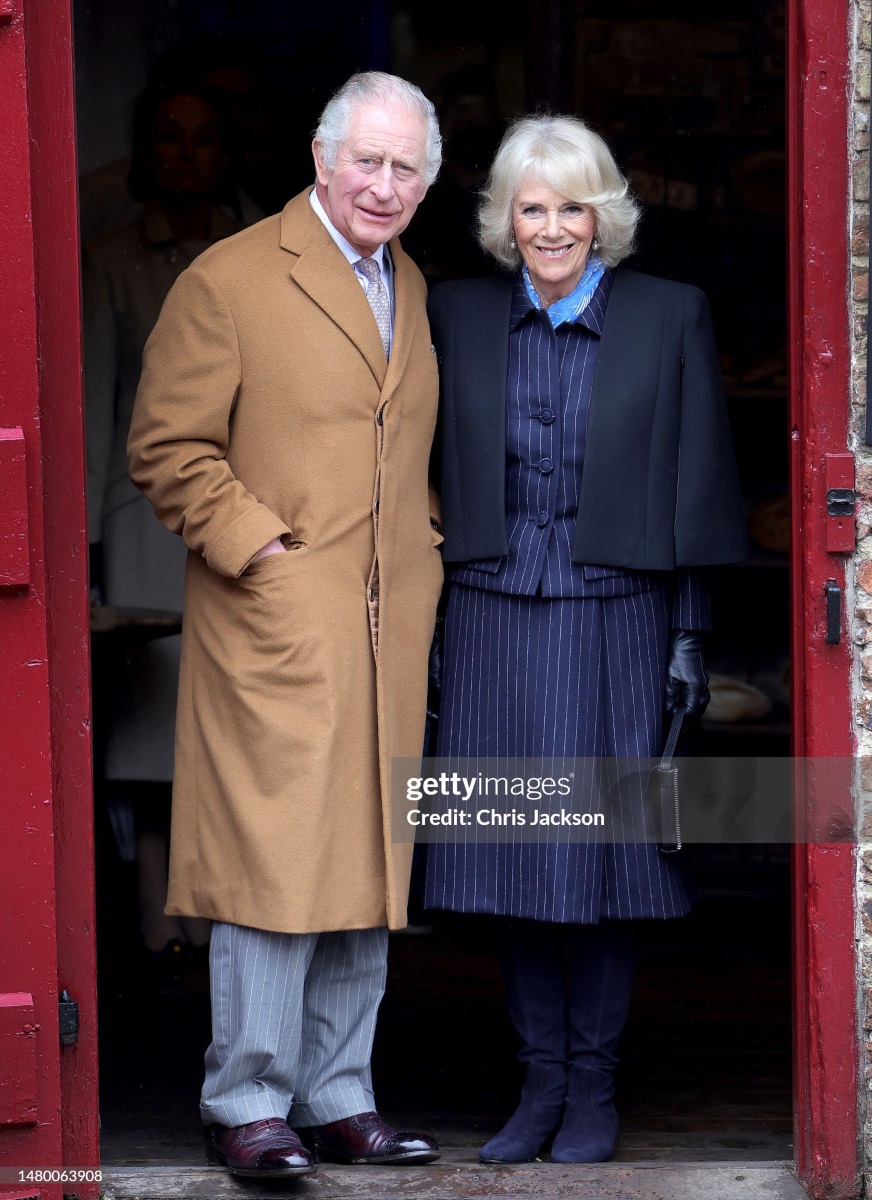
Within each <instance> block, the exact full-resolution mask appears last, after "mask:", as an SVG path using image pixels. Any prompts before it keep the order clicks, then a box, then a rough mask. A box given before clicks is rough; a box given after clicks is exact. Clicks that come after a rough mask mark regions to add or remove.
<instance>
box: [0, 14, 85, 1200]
mask: <svg viewBox="0 0 872 1200" xmlns="http://www.w3.org/2000/svg"><path fill="white" fill-rule="evenodd" d="M0 114H2V119H0V178H2V187H0V811H2V814H3V824H2V837H0V912H2V913H3V936H2V938H0V1188H2V1189H3V1190H4V1191H7V1192H8V1191H11V1192H13V1193H15V1194H19V1195H26V1196H33V1195H43V1196H46V1197H60V1196H61V1195H62V1194H64V1193H68V1194H69V1193H74V1194H77V1195H79V1196H82V1197H96V1195H97V1192H98V1186H97V1184H96V1183H95V1182H90V1183H89V1182H88V1181H87V1179H86V1180H85V1181H81V1180H73V1181H70V1180H69V1179H68V1180H67V1181H65V1182H64V1181H62V1180H61V1178H60V1176H59V1172H60V1171H61V1170H62V1169H64V1168H67V1169H70V1168H83V1169H88V1168H91V1169H93V1168H96V1167H97V1166H98V1153H99V1151H98V1140H97V1102H96V1003H95V957H94V921H93V854H92V847H91V825H92V822H91V809H92V802H91V783H90V728H89V693H88V657H87V576H86V565H87V558H86V555H87V546H86V542H85V532H84V531H85V522H84V467H83V450H82V444H83V438H82V402H81V380H80V374H81V370H80V352H79V341H80V336H79V282H78V278H79V275H78V236H77V229H76V190H75V188H76V171H75V143H74V116H73V96H72V49H71V27H70V10H69V2H68V0H0ZM65 991H66V992H68V993H69V995H70V997H71V998H72V1000H73V1001H74V1002H76V1003H77V1005H78V1030H76V1028H75V1025H76V1023H75V1021H73V1020H72V1019H71V1018H72V1016H73V1014H74V1012H75V1010H74V1009H73V1008H72V1007H71V1006H70V1005H62V1006H60V1007H59V1000H60V999H61V996H62V994H63V993H64V992H65ZM60 1013H63V1018H62V1019H61V1018H60V1016H59V1014H60ZM62 1024H63V1025H64V1026H65V1027H67V1032H66V1034H65V1037H64V1041H65V1042H67V1043H69V1044H65V1045H62V1044H61V1025H62ZM34 1170H36V1171H45V1172H48V1173H49V1174H48V1178H32V1177H31V1174H32V1172H33V1171H34ZM22 1175H23V1177H21V1176H22Z"/></svg>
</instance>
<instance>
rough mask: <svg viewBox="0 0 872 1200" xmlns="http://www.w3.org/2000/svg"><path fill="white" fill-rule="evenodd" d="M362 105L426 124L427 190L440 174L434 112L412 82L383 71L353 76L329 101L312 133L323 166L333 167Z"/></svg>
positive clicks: (440, 152) (440, 144)
mask: <svg viewBox="0 0 872 1200" xmlns="http://www.w3.org/2000/svg"><path fill="white" fill-rule="evenodd" d="M361 104H375V105H379V106H384V105H387V104H394V105H397V106H399V107H400V108H404V109H405V110H406V111H407V112H410V113H413V114H414V115H416V116H419V117H420V118H421V120H422V121H424V122H425V124H426V126H427V149H426V154H425V158H424V182H425V184H426V185H427V187H429V186H430V184H431V183H433V182H434V180H435V179H436V176H437V175H438V174H439V167H440V166H441V164H442V137H441V135H440V133H439V121H438V120H437V117H436V109H435V108H434V107H433V105H432V104H431V102H430V101H429V100H428V99H427V97H426V96H425V95H424V93H423V92H422V91H421V89H420V88H419V87H416V86H415V84H414V83H409V82H408V81H407V80H405V79H400V77H399V75H388V74H386V73H385V72H384V71H360V72H358V74H356V75H352V76H351V78H350V79H349V80H347V81H346V82H345V83H343V85H342V87H341V88H340V89H339V91H338V92H336V93H335V94H334V95H333V96H332V97H331V98H330V100H328V102H327V105H326V106H325V108H324V111H323V112H322V113H321V117H320V119H319V121H318V128H317V129H316V130H315V141H316V142H318V144H319V145H320V147H321V155H322V157H323V159H324V163H325V165H326V166H327V167H328V168H329V169H330V170H331V171H332V170H333V168H334V167H335V166H336V155H337V154H338V153H339V147H340V146H341V145H342V143H343V142H344V141H345V140H346V138H347V137H348V128H349V126H350V124H351V117H352V114H353V112H354V110H355V108H356V107H357V106H358V105H361Z"/></svg>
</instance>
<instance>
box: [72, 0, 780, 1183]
mask: <svg viewBox="0 0 872 1200" xmlns="http://www.w3.org/2000/svg"><path fill="white" fill-rule="evenodd" d="M495 11H496V10H495V9H494V7H493V6H492V5H490V4H485V3H476V2H475V0H463V2H461V0H442V2H441V3H439V4H438V5H436V4H428V5H424V4H420V5H418V4H406V5H404V4H402V3H399V2H396V3H393V2H390V0H382V2H380V3H374V2H369V3H351V2H350V0H333V3H331V4H330V5H329V6H326V5H324V6H318V5H302V4H299V5H298V4H294V3H286V2H284V0H282V2H279V0H272V2H270V0H246V2H245V3H236V2H233V3H231V2H227V0H185V3H183V4H178V3H176V2H175V0H127V2H126V3H125V4H124V5H118V4H117V3H114V2H113V0H91V2H84V0H82V2H79V3H77V4H76V5H75V21H76V53H77V89H78V93H77V94H78V120H79V148H80V162H81V168H82V173H83V176H85V177H86V178H85V180H84V181H83V194H84V189H86V188H87V177H88V175H89V173H91V172H93V171H94V170H95V169H97V168H100V167H103V166H105V164H107V163H111V162H113V161H114V160H117V159H119V158H121V157H122V156H124V155H125V154H127V153H128V152H129V138H130V116H131V108H132V103H133V100H134V98H135V96H136V95H137V94H138V93H139V91H140V90H141V89H142V88H143V87H145V86H146V85H147V83H148V82H149V79H150V78H151V77H152V74H153V72H154V70H155V68H156V67H157V66H158V64H159V63H160V62H161V60H162V59H163V57H164V56H165V55H166V54H167V53H168V52H170V51H172V49H173V47H175V46H177V45H178V43H179V42H180V41H181V40H182V39H184V38H190V37H192V36H200V35H202V34H204V33H213V34H221V35H225V36H226V37H228V38H232V39H234V40H235V41H236V42H237V43H238V45H239V47H240V52H241V53H244V55H246V56H247V61H249V62H255V63H256V64H257V65H256V71H255V74H256V86H254V87H253V88H252V89H251V91H250V93H249V94H248V95H247V97H246V105H245V109H244V119H245V121H246V122H247V124H246V134H245V136H246V138H247V139H248V141H247V150H248V155H247V161H246V165H245V173H244V175H243V177H242V178H241V180H240V182H241V185H242V186H243V187H244V188H245V190H246V191H247V192H248V193H249V194H250V196H251V197H252V199H253V200H254V201H255V202H256V203H257V205H258V206H259V207H260V208H261V209H262V210H263V211H264V212H265V213H270V212H274V211H277V210H278V209H279V208H280V207H281V206H282V205H283V204H284V202H285V201H286V200H287V199H288V198H289V197H290V196H291V195H293V194H294V193H295V192H296V191H298V190H299V189H301V188H302V187H304V186H306V185H307V184H308V183H309V182H310V181H311V179H312V167H311V157H310V151H309V141H310V135H311V130H312V128H313V126H314V124H315V122H316V119H317V116H318V113H319V111H320V109H321V107H322V106H323V104H324V102H325V100H326V99H327V98H328V96H329V95H330V93H331V92H332V91H333V90H334V89H335V88H336V87H337V86H338V85H339V84H340V83H341V82H342V81H343V80H344V79H345V78H346V77H347V76H348V75H349V74H350V73H351V72H352V71H354V70H357V69H368V68H378V69H384V70H390V71H394V72H396V73H398V74H401V75H403V76H405V77H407V78H409V79H411V80H413V81H414V82H416V83H418V84H419V85H420V86H421V87H422V88H423V89H424V90H425V92H427V93H428V95H430V96H431V98H432V99H433V100H434V102H435V103H436V104H437V107H438V108H439V111H440V115H441V119H442V124H443V131H444V133H445V135H446V166H445V169H444V170H443V173H442V177H441V178H440V181H439V183H437V185H436V186H435V187H434V189H433V191H432V193H431V195H430V197H428V199H427V201H425V203H424V205H422V207H421V210H420V212H419V214H418V216H417V217H416V219H415V222H414V223H413V225H412V227H411V228H410V230H409V231H408V235H407V237H406V238H405V239H404V242H405V244H406V245H407V248H408V249H409V250H410V252H411V253H412V254H413V255H414V256H415V257H416V259H417V261H418V262H419V264H420V265H421V267H422V269H423V270H424V271H425V274H426V276H427V278H428V280H429V281H431V282H434V281H438V280H439V279H444V278H451V277H458V276H463V275H468V274H476V273H479V272H483V271H487V270H489V269H490V268H489V265H488V263H487V262H486V261H485V260H484V258H483V257H482V256H481V255H480V254H479V252H478V251H477V249H476V247H475V244H474V239H473V237H472V221H473V216H474V210H475V188H476V186H477V185H478V184H479V183H480V182H481V180H482V178H483V176H484V173H485V172H486V168H487V165H488V163H489V160H490V157H491V155H492V152H493V149H494V147H495V144H496V142H497V141H498V140H499V136H500V134H501V132H502V129H503V128H504V123H505V121H506V120H508V119H510V118H511V117H513V116H515V115H517V114H519V113H521V112H524V111H529V110H531V109H534V108H536V107H538V106H547V107H550V108H552V109H555V110H558V111H566V112H573V113H577V114H578V115H581V116H583V117H585V118H586V119H587V120H588V121H590V122H591V124H592V125H593V126H594V127H595V128H596V129H598V130H599V131H600V132H601V133H602V134H603V135H604V136H605V137H606V139H607V140H608V141H609V143H610V145H611V146H612V148H613V150H614V151H615V154H616V156H617V158H618V161H619V163H620V164H621V166H622V168H623V169H624V170H625V172H626V173H627V174H628V175H629V177H630V180H631V182H632V186H633V188H634V190H635V191H636V193H637V194H638V196H639V197H640V199H641V200H642V201H643V202H644V204H645V207H646V212H645V218H644V220H643V222H642V226H641V232H640V238H639V251H638V254H637V255H636V257H635V259H634V260H632V261H631V263H630V264H629V265H631V266H633V267H635V268H636V269H639V270H645V271H650V272H652V273H654V274H658V275H663V276H667V277H670V278H675V279H681V280H686V281H690V282H693V283H695V284H697V285H699V286H700V287H702V288H703V289H704V290H705V291H706V292H707V294H708V296H709V299H710V302H711V305H712V310H713V314H714V319H715V324H716V331H717V336H718V343H719V348H720V352H721V356H722V366H723V371H724V379H725V384H726V388H727V394H728V402H729V406H730V415H731V420H732V423H733V431H734V437H735V442H736V447H737V454H738V458H739V463H740V470H741V475H742V480H743V486H744V490H745V497H746V502H747V509H748V515H749V522H750V526H751V531H752V537H753V539H754V543H755V551H754V556H753V558H752V560H751V561H750V562H749V563H746V564H743V565H741V566H739V567H735V568H730V569H724V570H721V571H720V572H719V573H718V574H717V577H716V580H715V623H716V632H715V635H714V636H713V638H712V642H711V647H710V655H709V663H710V667H711V669H712V670H713V671H714V672H716V673H717V674H719V675H723V676H726V677H730V678H732V679H736V680H739V681H741V682H743V683H744V684H750V685H752V686H753V687H754V688H756V689H758V690H759V693H760V696H755V695H754V694H753V693H752V694H751V699H750V700H748V697H747V696H746V701H747V702H746V704H745V709H744V710H742V708H741V705H740V706H739V710H738V712H739V718H740V719H732V720H716V719H707V721H706V723H705V732H704V735H703V738H702V742H701V744H700V746H699V748H698V749H699V751H700V752H702V753H711V754H736V755H746V754H750V755H782V754H787V753H788V752H789V738H788V717H789V679H788V674H787V663H788V643H789V613H788V568H787V548H788V536H789V513H788V511H787V501H786V491H787V405H786V388H787V380H786V365H785V270H786V267H785V221H784V144H785V143H784V0H730V3H727V2H726V0H709V3H707V4H705V5H700V4H698V3H696V2H694V0H575V2H570V0H538V2H537V3H535V4H534V3H523V2H519V0H515V2H513V3H505V4H503V5H501V6H500V8H499V10H498V17H496V16H495V15H494V14H495ZM94 651H95V652H94V662H95V704H96V719H97V748H98V757H97V767H98V773H99V721H100V702H101V686H100V685H101V675H100V673H101V669H102V667H103V664H105V662H106V661H107V659H109V658H111V657H112V655H114V654H117V653H119V652H123V647H120V646H119V643H118V642H117V641H112V640H111V639H110V638H108V637H103V638H102V639H101V638H100V637H97V638H95V647H94ZM760 697H762V699H761V698H760ZM751 701H753V703H751ZM755 705H756V707H755ZM764 709H765V710H766V711H764ZM743 713H744V715H743ZM733 716H734V717H735V713H734V714H733ZM96 804H97V812H96V816H97V827H98V854H99V857H98V885H97V886H98V907H99V918H100V920H99V935H100V937H99V954H100V999H101V1020H102V1025H101V1052H102V1062H103V1082H102V1114H103V1126H104V1131H105V1138H106V1156H107V1159H109V1160H113V1159H114V1160H115V1161H137V1160H142V1159H146V1160H149V1159H150V1160H153V1161H172V1160H173V1158H174V1157H175V1158H178V1155H179V1154H182V1155H183V1156H184V1157H189V1156H190V1155H195V1156H196V1155H197V1153H198V1151H197V1149H196V1143H197V1104H196V1098H197V1091H198V1087H199V1082H200V1069H201V1064H202V1053H203V1050H204V1049H205V1045H206V1042H207V1041H208V1036H209V1034H208V996H207V980H206V976H205V971H204V970H203V969H202V966H201V967H200V968H197V969H194V970H191V971H189V972H188V973H187V974H186V975H185V976H184V977H180V976H175V975H172V974H167V973H164V974H163V975H160V974H158V975H155V973H154V972H153V971H150V970H149V969H148V967H147V965H146V963H145V959H144V957H143V955H142V947H141V945H140V943H139V938H138V932H137V916H136V904H135V895H134V882H133V878H132V867H131V865H130V864H129V863H125V862H122V861H121V859H120V858H119V856H118V853H117V849H116V845H115V841H114V839H113V837H112V833H111V831H110V829H109V823H108V818H107V814H106V811H105V805H104V803H103V794H102V791H101V788H100V785H99V778H98V788H97V796H96ZM691 856H692V858H693V859H694V867H695V871H696V876H697V881H698V897H699V898H698V903H697V907H696V910H695V912H694V914H693V915H692V916H691V917H689V918H687V919H685V920H682V921H677V922H668V923H661V924H659V925H654V924H652V926H651V928H649V929H647V930H646V931H645V934H644V949H643V955H642V961H641V965H640V970H639V977H638V983H637V987H636V993H635V1001H634V1006H633V1011H632V1016H631V1020H630V1023H629V1027H628V1030H627V1034H626V1038H625V1043H624V1056H623V1057H624V1066H623V1068H622V1073H621V1090H622V1112H623V1114H624V1126H623V1133H622V1139H621V1144H620V1149H619V1157H623V1158H640V1157H641V1158H652V1157H674V1158H685V1159H687V1158H709V1159H721V1160H723V1159H725V1158H730V1157H736V1158H741V1157H745V1158H748V1157H756V1158H776V1157H790V1155H791V1148H790V1136H791V1132H790V1131H791V1124H790V1122H791V1094H790V1011H789V995H790V986H789V933H790V931H789V852H788V848H787V847H784V846H754V847H738V846H717V847H695V848H693V850H692V852H691ZM414 921H415V923H416V928H417V932H415V933H408V934H400V935H397V936H396V937H394V938H392V949H391V962H390V983H389V989H388V994H387V996H386V999H385V1002H384V1006H383V1010H382V1017H381V1021H380V1027H379V1033H378V1042H377V1047H376V1054H375V1062H374V1070H375V1079H376V1087H377V1091H378V1094H379V1096H380V1103H381V1105H382V1107H383V1108H384V1109H385V1110H386V1111H389V1112H392V1113H394V1114H398V1115H402V1117H403V1121H404V1124H408V1123H409V1121H412V1120H414V1121H420V1122H422V1123H424V1124H427V1125H429V1126H431V1127H434V1128H436V1129H437V1130H438V1129H441V1130H442V1131H443V1134H444V1136H446V1137H447V1138H448V1139H449V1140H450V1139H451V1138H454V1139H455V1142H456V1144H457V1145H465V1144H469V1145H470V1146H473V1145H475V1144H478V1142H479V1141H480V1140H481V1139H482V1138H483V1137H484V1135H485V1133H487V1132H489V1131H491V1130H493V1129H495V1128H496V1127H497V1126H498V1124H499V1122H500V1119H501V1118H502V1117H504V1116H505V1115H507V1114H508V1112H510V1111H511V1108H512V1107H513V1104H514V1099H515V1092H516V1088H517V1086H518V1083H519V1078H520V1076H519V1073H518V1071H517V1068H516V1067H515V1065H514V1061H513V1055H514V1044H513V1037H512V1033H511V1029H510V1026H509V1023H508V1020H507V1018H506V1016H505V1014H504V1012H503V1007H502V1001H501V993H500V984H499V979H498V974H497V971H496V967H495V964H494V961H493V959H492V957H491V956H490V951H489V933H488V929H487V924H486V922H479V921H475V920H466V919H463V920H459V919H453V918H452V919H449V918H446V917H439V916H438V915H434V914H425V913H422V912H420V911H418V912H416V913H415V914H414ZM410 1064H413V1066H411V1067H410ZM193 1161H197V1158H196V1157H194V1159H193Z"/></svg>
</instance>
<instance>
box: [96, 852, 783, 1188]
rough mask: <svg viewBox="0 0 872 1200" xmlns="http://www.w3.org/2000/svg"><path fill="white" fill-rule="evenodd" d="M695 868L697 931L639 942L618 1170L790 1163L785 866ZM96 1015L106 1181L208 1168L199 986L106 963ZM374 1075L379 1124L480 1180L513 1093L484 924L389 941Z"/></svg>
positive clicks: (762, 857)
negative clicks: (424, 1143) (427, 1137)
mask: <svg viewBox="0 0 872 1200" xmlns="http://www.w3.org/2000/svg"><path fill="white" fill-rule="evenodd" d="M700 857H701V870H700V899H699V901H698V904H697V907H696V910H695V912H694V914H693V916H692V917H690V918H688V919H685V920H683V921H674V922H658V923H653V922H652V923H650V925H649V927H648V928H647V929H646V930H645V935H644V945H643V950H642V955H641V961H640V965H639V971H638V976H637V984H636V989H635V993H634V1001H633V1007H632V1012H631V1017H630V1021H629V1023H628V1027H627V1031H626V1035H625V1038H624V1042H623V1046H622V1068H621V1072H620V1076H619V1108H620V1112H621V1116H622V1128H621V1136H620V1142H619V1145H618V1150H617V1153H616V1156H615V1161H616V1163H617V1164H618V1166H620V1165H621V1164H631V1163H634V1164H639V1163H640V1162H645V1163H648V1164H652V1163H653V1164H656V1163H661V1164H664V1165H666V1164H669V1163H679V1162H680V1163H685V1164H686V1163H693V1162H698V1163H722V1164H723V1163H729V1162H736V1163H749V1162H758V1163H759V1162H763V1161H770V1162H771V1161H776V1160H778V1161H782V1162H785V1163H786V1162H787V1161H789V1160H790V1159H791V1158H792V1155H793V1149H792V1144H791V1090H790V1061H791V1060H790V1010H789V1002H790V979H789V952H788V947H789V923H788V908H787V873H786V860H785V858H784V856H783V855H779V854H778V853H777V852H774V853H773V855H772V856H770V858H769V859H767V856H766V853H765V852H764V851H763V850H757V851H754V852H753V853H752V852H751V851H746V852H744V854H743V855H742V856H739V858H737V857H736V855H735V854H733V855H732V857H731V855H730V853H729V852H728V851H727V848H724V850H723V851H720V852H718V853H714V852H710V853H708V854H707V855H703V856H700ZM426 919H427V920H428V921H429V922H431V923H432V920H433V918H432V914H430V915H428V916H427V918H426ZM110 944H111V943H110ZM107 960H108V961H107ZM100 1000H101V1059H102V1088H101V1116H102V1128H103V1163H104V1166H106V1167H108V1168H110V1169H111V1167H112V1166H113V1165H115V1166H119V1167H120V1166H122V1165H126V1166H128V1167H133V1166H135V1165H145V1166H149V1165H150V1166H153V1167H164V1168H170V1167H179V1168H182V1167H186V1168H189V1169H191V1170H193V1169H194V1168H196V1169H197V1170H200V1169H202V1164H203V1158H202V1148H201V1144H200V1140H199V1127H198V1108H197V1096H198V1091H199V1086H200V1082H201V1071H202V1061H203V1052H204V1050H205V1047H206V1044H207V1042H208V1040H209V1009H208V995H207V981H206V978H205V973H204V972H200V973H196V972H195V973H194V974H193V975H191V976H188V977H187V978H186V979H185V980H184V981H181V982H180V983H179V984H176V983H174V982H172V981H170V984H169V985H163V986H160V987H158V986H156V985H155V983H154V980H150V979H148V978H147V977H145V976H143V975H142V973H141V972H139V971H137V970H136V969H134V968H133V967H132V965H131V963H130V961H125V957H124V955H116V956H115V959H114V960H113V959H112V956H111V955H110V954H106V955H104V964H103V967H102V969H101V976H100ZM373 1069H374V1079H375V1086H376V1093H377V1095H378V1097H379V1104H380V1108H381V1109H382V1110H383V1111H384V1112H385V1113H386V1114H387V1115H389V1116H391V1117H393V1118H396V1120H397V1121H398V1122H399V1123H401V1124H402V1125H403V1126H404V1127H406V1128H409V1127H411V1128H418V1129H422V1130H425V1131H427V1132H431V1133H434V1134H435V1135H436V1136H437V1137H438V1138H439V1139H440V1142H441V1143H442V1145H443V1147H444V1148H445V1150H446V1157H447V1158H448V1159H449V1160H450V1161H455V1162H457V1163H462V1164H465V1168H466V1169H467V1170H474V1169H476V1168H477V1161H476V1153H477V1148H478V1146H480V1145H481V1143H482V1142H483V1141H485V1140H486V1139H487V1137H489V1136H490V1134H492V1133H493V1132H495V1131H496V1129H498V1128H499V1126H500V1124H501V1122H502V1121H503V1120H504V1119H505V1117H506V1116H507V1115H508V1114H509V1112H510V1111H511V1109H512V1107H513V1106H514V1103H515V1100H516V1098H517V1092H518V1089H519V1087H520V1075H519V1072H518V1068H517V1066H516V1064H515V1061H514V1036H513V1033H512V1030H511V1028H510V1026H509V1023H508V1020H507V1017H506V1014H505V1011H504V1007H503V1003H502V998H501V987H500V982H499V978H498V973H497V970H496V965H495V962H494V960H493V957H492V955H491V953H490V951H489V936H488V930H487V926H486V923H485V922H478V921H475V920H469V919H459V920H458V919H456V918H451V919H442V920H440V921H437V922H436V923H435V924H433V925H432V928H431V931H430V932H427V933H419V934H417V935H415V934H405V935H398V936H394V937H392V939H391V953H390V964H389V984H388V990H387V994H386V997H385V1000H384V1003H383V1006H382V1010H381V1016H380V1021H379V1030H378V1035H377V1042H376V1047H375V1052H374V1057H373ZM554 1184H555V1186H556V1180H555V1181H554ZM785 1186H786V1185H785ZM191 1194H193V1193H191ZM216 1194H217V1193H216ZM337 1194H340V1193H337ZM342 1194H345V1193H342ZM348 1194H351V1193H348ZM386 1194H387V1193H386ZM391 1194H393V1193H391ZM398 1194H399V1193H398ZM404 1194H407V1195H408V1194H414V1193H409V1192H405V1193H404ZM421 1194H422V1195H423V1194H424V1193H423V1192H422V1193H421ZM427 1194H430V1193H427ZM458 1194H460V1193H458ZM464 1194H475V1193H473V1192H469V1193H464ZM479 1194H483V1193H479ZM489 1194H494V1195H497V1194H507V1195H508V1194H515V1193H513V1192H504V1193H499V1192H492V1193H489ZM531 1194H532V1193H531ZM536 1194H545V1193H538V1192H537V1193H536ZM552 1194H554V1195H558V1194H564V1193H560V1192H557V1191H554V1192H553V1193H552ZM565 1194H567V1195H568V1194H569V1193H565ZM573 1194H575V1193H573ZM578 1194H579V1195H581V1194H583V1193H578ZM601 1194H602V1195H611V1193H610V1192H606V1191H603V1192H602V1193H601ZM615 1194H617V1193H615ZM627 1194H629V1193H627ZM652 1194H653V1193H652ZM737 1194H738V1193H737ZM774 1194H778V1193H774ZM784 1194H785V1195H787V1194H789V1193H788V1192H785V1193H784Z"/></svg>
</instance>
